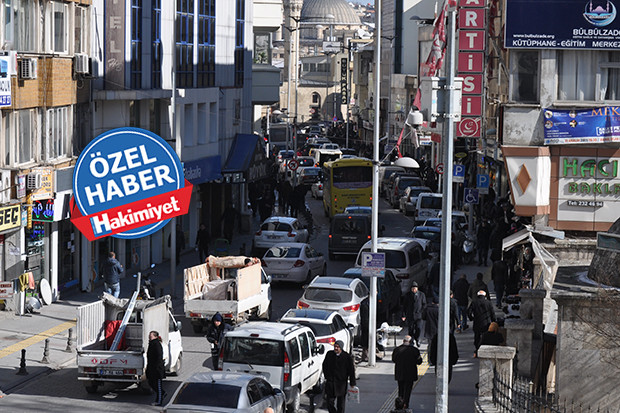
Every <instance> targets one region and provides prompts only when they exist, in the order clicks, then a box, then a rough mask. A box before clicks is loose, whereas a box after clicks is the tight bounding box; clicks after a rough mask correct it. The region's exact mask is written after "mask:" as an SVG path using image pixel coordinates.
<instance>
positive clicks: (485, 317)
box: [467, 290, 496, 351]
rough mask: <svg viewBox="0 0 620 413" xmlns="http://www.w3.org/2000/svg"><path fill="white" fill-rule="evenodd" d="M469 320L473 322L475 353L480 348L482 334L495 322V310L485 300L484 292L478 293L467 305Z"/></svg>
mask: <svg viewBox="0 0 620 413" xmlns="http://www.w3.org/2000/svg"><path fill="white" fill-rule="evenodd" d="M467 314H468V315H469V319H470V320H473V321H474V346H475V347H476V351H478V347H480V337H481V336H482V333H484V332H485V331H487V330H488V329H489V325H490V324H491V323H492V322H493V321H496V320H495V309H494V308H493V304H491V302H490V301H489V300H487V299H486V292H484V290H480V291H478V295H477V297H476V298H475V299H474V300H473V301H472V302H471V304H470V305H469V309H468V310H467Z"/></svg>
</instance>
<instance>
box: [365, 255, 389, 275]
mask: <svg viewBox="0 0 620 413" xmlns="http://www.w3.org/2000/svg"><path fill="white" fill-rule="evenodd" d="M362 277H379V278H383V277H385V253H384V252H363V253H362Z"/></svg>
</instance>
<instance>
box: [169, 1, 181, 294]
mask: <svg viewBox="0 0 620 413" xmlns="http://www.w3.org/2000/svg"><path fill="white" fill-rule="evenodd" d="M176 17H177V2H176V1H175V2H173V9H172V21H173V22H174V27H173V29H172V97H171V98H170V106H172V111H171V113H172V119H171V121H172V122H171V123H172V125H171V126H172V136H171V138H174V147H175V150H176V153H177V156H179V159H181V156H180V152H181V145H180V142H179V141H178V139H179V137H178V135H177V116H176V112H177V63H176V62H177V53H176V49H177V47H176V41H177V37H176V35H177V32H176V27H177V25H176ZM169 227H170V296H171V297H173V298H174V297H175V293H176V287H175V283H176V271H177V262H176V260H177V254H176V251H177V218H176V217H174V218H172V219H171V220H170V225H169Z"/></svg>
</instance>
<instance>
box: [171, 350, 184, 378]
mask: <svg viewBox="0 0 620 413" xmlns="http://www.w3.org/2000/svg"><path fill="white" fill-rule="evenodd" d="M182 367H183V353H179V358H178V359H177V362H176V363H175V364H174V367H173V368H172V370H171V371H170V374H172V375H173V376H178V375H179V372H180V371H181V368H182Z"/></svg>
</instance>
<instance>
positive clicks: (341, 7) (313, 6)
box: [301, 0, 361, 25]
mask: <svg viewBox="0 0 620 413" xmlns="http://www.w3.org/2000/svg"><path fill="white" fill-rule="evenodd" d="M330 14H331V15H332V16H334V18H333V19H331V18H329V19H328V18H327V17H326V16H328V15H330ZM301 18H302V20H303V21H304V22H306V23H308V22H313V23H316V24H334V25H361V20H360V17H359V16H358V15H357V13H356V12H355V10H354V9H353V7H351V6H350V5H349V3H347V2H346V0H304V5H303V7H302V9H301Z"/></svg>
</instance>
